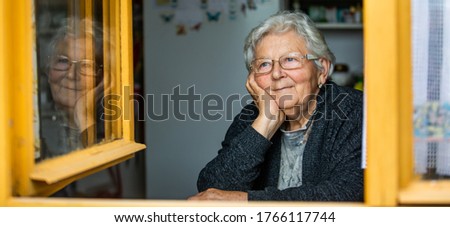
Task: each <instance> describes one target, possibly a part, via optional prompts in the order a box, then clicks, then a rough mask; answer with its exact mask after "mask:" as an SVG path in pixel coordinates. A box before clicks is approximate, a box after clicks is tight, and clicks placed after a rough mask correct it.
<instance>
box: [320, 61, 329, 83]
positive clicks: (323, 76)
mask: <svg viewBox="0 0 450 227" xmlns="http://www.w3.org/2000/svg"><path fill="white" fill-rule="evenodd" d="M319 62H320V65H321V66H322V68H321V69H320V70H319V75H318V76H319V78H318V80H319V81H318V82H319V84H325V83H326V82H327V79H328V74H329V73H330V70H331V69H330V68H331V62H330V61H328V60H327V59H324V58H320V59H319Z"/></svg>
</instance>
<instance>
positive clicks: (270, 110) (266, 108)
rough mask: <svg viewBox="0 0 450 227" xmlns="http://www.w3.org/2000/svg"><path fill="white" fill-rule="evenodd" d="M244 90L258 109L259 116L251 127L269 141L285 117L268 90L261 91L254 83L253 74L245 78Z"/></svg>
mask: <svg viewBox="0 0 450 227" xmlns="http://www.w3.org/2000/svg"><path fill="white" fill-rule="evenodd" d="M246 88H247V90H248V92H249V93H250V95H251V96H252V97H253V100H254V101H255V103H256V105H257V106H258V109H259V115H258V117H257V118H256V119H255V121H254V122H253V124H252V127H253V128H254V129H255V130H256V131H258V132H259V133H260V134H261V135H263V136H264V137H266V138H267V139H271V138H272V136H273V135H274V134H275V132H276V131H277V130H278V128H279V127H280V126H281V125H282V124H283V122H284V120H285V118H286V116H285V114H284V112H283V111H282V110H281V109H280V107H279V106H278V104H277V103H276V101H275V100H274V99H273V97H272V96H271V95H270V94H269V91H268V90H269V89H270V88H266V89H263V88H261V87H260V86H259V85H258V84H257V83H256V81H255V74H254V73H253V72H251V73H250V75H249V76H248V78H247V83H246Z"/></svg>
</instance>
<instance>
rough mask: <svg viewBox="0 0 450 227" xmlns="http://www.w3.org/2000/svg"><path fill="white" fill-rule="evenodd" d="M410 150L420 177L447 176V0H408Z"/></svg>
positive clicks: (449, 120) (449, 99)
mask: <svg viewBox="0 0 450 227" xmlns="http://www.w3.org/2000/svg"><path fill="white" fill-rule="evenodd" d="M412 33H413V34H412V37H413V38H412V39H413V47H412V53H413V86H414V87H413V92H414V137H415V142H414V152H415V167H416V173H418V174H420V175H422V176H423V179H448V178H449V177H450V64H449V60H450V1H445V0H413V1H412Z"/></svg>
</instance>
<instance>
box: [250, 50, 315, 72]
mask: <svg viewBox="0 0 450 227" xmlns="http://www.w3.org/2000/svg"><path fill="white" fill-rule="evenodd" d="M292 54H300V57H301V59H306V60H308V61H311V60H317V59H319V58H320V57H317V56H315V55H313V54H304V55H302V53H300V52H291V53H287V54H285V55H283V56H281V57H280V58H278V60H274V59H270V58H257V59H254V60H253V61H251V63H250V69H251V70H253V71H254V73H255V74H259V75H263V74H269V73H271V72H272V71H273V68H274V67H273V65H275V62H278V65H280V67H281V68H282V69H284V70H294V69H300V68H303V66H304V64H302V65H301V66H300V67H296V68H284V67H283V66H282V65H281V63H280V60H281V58H283V57H287V56H290V55H292ZM257 60H270V61H272V67H271V69H270V70H269V71H267V72H263V73H259V72H255V69H254V68H253V62H255V61H257Z"/></svg>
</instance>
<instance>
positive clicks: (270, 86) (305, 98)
mask: <svg viewBox="0 0 450 227" xmlns="http://www.w3.org/2000/svg"><path fill="white" fill-rule="evenodd" d="M293 52H300V53H301V54H302V55H305V54H312V53H309V52H308V51H307V49H306V44H305V42H304V40H303V38H301V37H300V36H298V35H297V34H296V33H295V32H294V31H289V32H285V33H281V34H269V35H267V36H265V37H264V38H263V39H262V40H261V41H260V42H259V43H258V44H257V45H256V48H255V59H260V58H267V59H272V60H276V61H275V62H274V64H273V69H272V71H271V72H269V73H267V74H255V80H256V82H257V84H258V85H259V86H260V87H261V88H263V89H265V90H266V91H268V93H269V94H270V95H271V96H272V97H273V98H274V99H275V101H276V103H277V104H278V106H279V107H280V109H283V110H284V111H285V113H286V114H287V115H289V111H292V110H293V109H298V108H294V107H298V106H300V107H307V104H308V103H310V101H312V100H314V99H315V97H314V95H315V94H317V93H318V91H319V88H318V84H319V83H320V84H323V83H325V81H326V78H327V76H326V73H327V70H325V71H326V72H323V71H322V70H318V69H317V68H316V66H315V65H314V62H313V61H312V60H306V59H304V61H303V62H304V65H303V67H302V68H298V69H289V70H286V69H282V68H281V67H280V64H279V63H278V60H279V59H280V57H282V56H285V55H286V54H289V53H293ZM320 61H321V62H322V63H324V64H328V63H327V62H326V61H324V60H320ZM310 104H311V103H310Z"/></svg>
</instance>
